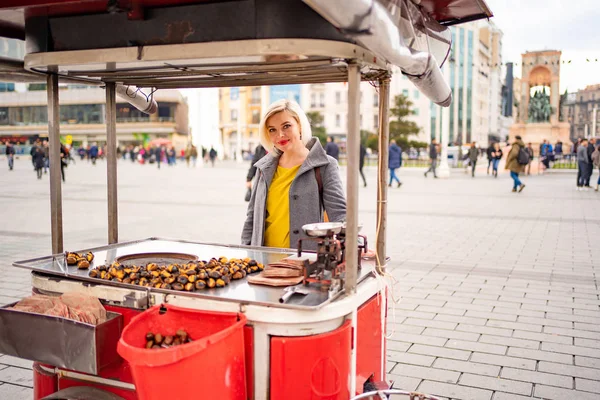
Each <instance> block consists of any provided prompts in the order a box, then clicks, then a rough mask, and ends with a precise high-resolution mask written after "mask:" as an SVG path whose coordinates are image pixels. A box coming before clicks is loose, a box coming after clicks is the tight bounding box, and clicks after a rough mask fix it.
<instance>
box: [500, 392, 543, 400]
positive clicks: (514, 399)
mask: <svg viewBox="0 0 600 400" xmlns="http://www.w3.org/2000/svg"><path fill="white" fill-rule="evenodd" d="M532 399H539V397H530V396H521V395H520V394H513V393H503V392H495V393H494V397H493V400H532Z"/></svg>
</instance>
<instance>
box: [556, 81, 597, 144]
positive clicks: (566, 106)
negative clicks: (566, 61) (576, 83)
mask: <svg viewBox="0 0 600 400" xmlns="http://www.w3.org/2000/svg"><path fill="white" fill-rule="evenodd" d="M561 116H562V117H563V120H564V121H565V122H568V123H569V124H570V131H569V135H570V138H571V141H572V142H576V141H577V139H578V138H590V137H600V84H598V85H589V86H587V87H586V88H585V89H583V90H579V91H577V92H576V93H569V94H567V96H566V99H565V100H564V101H563V103H562V109H561Z"/></svg>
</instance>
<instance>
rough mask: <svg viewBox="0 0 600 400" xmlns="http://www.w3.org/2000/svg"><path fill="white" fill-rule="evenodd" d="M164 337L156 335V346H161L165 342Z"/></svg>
mask: <svg viewBox="0 0 600 400" xmlns="http://www.w3.org/2000/svg"><path fill="white" fill-rule="evenodd" d="M163 339H164V338H163V335H161V334H160V333H157V334H155V335H154V343H155V344H161V343H162V341H163Z"/></svg>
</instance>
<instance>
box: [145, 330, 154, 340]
mask: <svg viewBox="0 0 600 400" xmlns="http://www.w3.org/2000/svg"><path fill="white" fill-rule="evenodd" d="M149 340H154V333H152V332H148V333H146V341H149Z"/></svg>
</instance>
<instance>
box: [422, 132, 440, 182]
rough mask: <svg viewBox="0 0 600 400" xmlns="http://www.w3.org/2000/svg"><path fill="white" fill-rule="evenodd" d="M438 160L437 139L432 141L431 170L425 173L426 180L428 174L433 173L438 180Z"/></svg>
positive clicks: (430, 149)
mask: <svg viewBox="0 0 600 400" xmlns="http://www.w3.org/2000/svg"><path fill="white" fill-rule="evenodd" d="M437 159H438V144H437V140H436V139H431V143H430V144H429V161H430V163H431V164H430V165H429V169H428V170H427V171H425V178H427V174H428V173H430V172H433V177H434V178H437V174H436V173H435V168H436V166H437Z"/></svg>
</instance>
